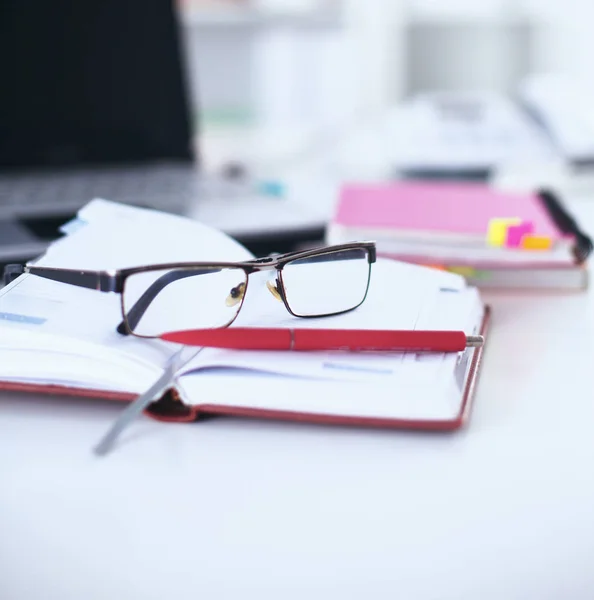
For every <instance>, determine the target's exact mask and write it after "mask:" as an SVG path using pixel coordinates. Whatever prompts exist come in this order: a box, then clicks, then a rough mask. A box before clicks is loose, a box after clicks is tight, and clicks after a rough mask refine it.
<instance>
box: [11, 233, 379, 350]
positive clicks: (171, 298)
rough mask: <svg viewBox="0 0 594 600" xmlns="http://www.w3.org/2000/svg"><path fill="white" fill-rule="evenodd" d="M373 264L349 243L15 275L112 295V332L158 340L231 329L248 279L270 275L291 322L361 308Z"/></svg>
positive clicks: (362, 248) (367, 253)
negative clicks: (235, 257)
mask: <svg viewBox="0 0 594 600" xmlns="http://www.w3.org/2000/svg"><path fill="white" fill-rule="evenodd" d="M375 260H376V248H375V243H374V242H352V243H349V244H340V245H336V246H326V247H322V248H316V249H312V250H304V251H298V252H289V253H286V254H280V255H277V256H267V257H264V258H256V259H254V260H249V261H245V262H195V263H169V264H161V265H150V266H143V267H135V268H129V269H121V270H116V271H81V270H74V269H61V268H53V267H37V266H35V265H29V264H27V265H25V266H23V267H19V273H30V274H32V275H37V276H38V277H43V278H45V279H51V280H53V281H58V282H61V283H66V284H70V285H75V286H78V287H84V288H90V289H96V290H98V291H101V292H115V293H118V294H120V296H121V309H122V321H121V323H120V324H119V325H118V327H117V331H118V333H120V334H122V335H134V336H137V337H142V338H156V337H159V336H160V335H162V334H164V333H166V332H171V331H180V330H186V329H206V328H215V327H226V326H228V325H230V324H231V323H233V321H234V320H235V319H236V318H237V315H238V314H239V311H240V310H241V307H242V306H243V303H244V299H245V295H246V292H247V288H248V280H249V276H250V275H251V274H252V273H256V272H260V271H272V272H274V277H273V278H272V279H268V280H267V281H266V287H267V288H268V290H269V291H270V293H271V294H272V295H273V296H274V298H276V299H277V300H279V301H282V302H283V303H284V305H285V307H286V309H287V311H288V312H289V313H290V314H292V315H293V316H295V317H303V318H311V317H325V316H330V315H337V314H341V313H345V312H349V311H351V310H354V309H355V308H357V307H358V306H360V305H361V304H362V303H363V302H364V300H365V298H366V296H367V290H368V288H369V281H370V277H371V265H372V263H374V262H375ZM13 274H18V273H16V272H15V271H14V270H13Z"/></svg>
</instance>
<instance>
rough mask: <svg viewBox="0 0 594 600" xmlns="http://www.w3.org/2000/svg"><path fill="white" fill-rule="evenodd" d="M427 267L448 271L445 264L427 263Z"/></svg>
mask: <svg viewBox="0 0 594 600" xmlns="http://www.w3.org/2000/svg"><path fill="white" fill-rule="evenodd" d="M425 266H426V267H429V268H430V269H437V270H438V271H447V268H446V267H444V266H443V265H425Z"/></svg>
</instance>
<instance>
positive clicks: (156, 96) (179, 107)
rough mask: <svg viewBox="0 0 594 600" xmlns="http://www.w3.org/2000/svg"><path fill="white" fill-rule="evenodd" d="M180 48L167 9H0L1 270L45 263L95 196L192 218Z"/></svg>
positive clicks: (168, 5) (17, 4)
mask: <svg viewBox="0 0 594 600" xmlns="http://www.w3.org/2000/svg"><path fill="white" fill-rule="evenodd" d="M180 38H181V35H180V30H179V26H178V15H177V13H176V7H175V3H174V2H173V0H150V1H147V0H91V1H83V2H81V1H80V0H51V2H50V1H48V0H3V2H2V3H1V4H0V82H1V88H2V92H1V93H0V263H6V262H9V261H14V260H24V259H27V258H30V257H33V256H36V255H38V254H40V253H42V252H43V251H44V249H45V248H46V246H47V244H48V243H49V242H50V241H51V240H53V239H55V238H56V237H58V236H59V226H60V225H62V224H63V223H65V222H66V221H68V220H70V219H71V218H72V217H73V216H74V215H75V214H76V212H77V210H78V209H79V208H80V207H81V206H83V205H84V204H86V203H87V202H88V201H89V200H91V199H93V198H96V197H101V198H106V199H109V200H113V201H117V202H124V203H127V204H133V205H140V206H146V207H150V208H156V209H159V210H165V211H169V212H174V213H179V214H188V215H198V218H199V215H200V214H201V212H200V210H197V209H196V205H197V204H198V205H199V204H200V202H203V201H205V200H204V194H203V191H204V186H203V184H204V181H203V178H201V176H200V156H199V149H198V147H197V144H196V140H197V139H199V136H198V133H199V131H198V129H199V124H198V122H197V118H196V115H192V114H191V113H192V109H191V106H193V105H195V104H196V103H195V102H191V100H190V96H189V93H188V90H189V85H188V82H187V79H188V77H187V75H188V74H187V72H186V66H185V61H184V58H185V57H184V54H183V50H182V40H181V39H180ZM223 195H224V194H223ZM208 202H210V203H211V204H212V202H213V199H212V198H210V199H209V200H208ZM226 204H228V202H227V203H226ZM207 208H208V207H207ZM211 208H212V207H211ZM215 212H216V211H215ZM204 214H212V210H210V212H209V210H206V213H204ZM263 217H264V219H260V222H264V223H265V222H266V218H268V219H270V218H271V217H272V216H271V214H270V212H267V213H266V214H265V215H263ZM285 220H286V218H285ZM222 224H223V225H224V222H223V223H222ZM213 225H215V226H220V225H221V223H220V222H219V223H213ZM255 233H257V232H255Z"/></svg>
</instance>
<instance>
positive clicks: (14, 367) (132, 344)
mask: <svg viewBox="0 0 594 600" xmlns="http://www.w3.org/2000/svg"><path fill="white" fill-rule="evenodd" d="M79 218H80V221H79V222H78V223H76V226H73V224H71V226H70V228H68V227H67V230H68V229H70V231H71V232H70V233H69V234H68V235H67V236H66V237H64V238H62V239H60V240H59V241H58V242H56V243H54V244H52V245H51V246H50V248H49V249H48V251H47V252H46V253H45V254H44V255H43V256H42V257H41V258H40V259H39V260H38V261H36V264H38V265H47V266H52V267H64V268H74V269H78V268H80V269H98V270H102V269H110V268H118V267H124V266H131V265H138V264H147V263H151V262H163V261H169V260H214V259H215V258H216V259H217V260H245V259H246V258H250V257H251V255H250V254H249V252H248V251H247V250H246V249H245V248H243V246H241V245H239V244H238V243H237V242H235V241H234V240H232V239H231V238H229V237H228V236H226V235H225V234H223V233H221V232H218V231H217V230H214V229H211V228H209V227H206V226H204V225H202V224H200V223H197V222H194V221H189V220H187V219H183V218H180V217H176V216H174V215H167V214H164V213H160V212H157V211H151V210H146V209H138V208H134V207H128V206H124V205H120V204H117V203H112V202H108V201H104V200H95V201H93V202H91V203H89V204H88V205H87V206H86V207H85V208H83V209H82V210H81V212H80V213H79ZM156 240H158V242H159V243H156ZM120 320H121V311H120V297H119V295H117V294H106V293H101V292H98V291H95V290H89V289H83V288H78V287H75V286H70V285H66V284H62V283H58V282H54V281H50V280H46V279H42V278H40V277H36V276H34V275H23V276H21V277H19V278H18V279H17V280H16V281H14V282H13V283H12V284H10V285H9V286H6V287H5V288H3V289H2V290H0V349H1V350H2V352H3V353H4V360H3V361H0V379H7V378H9V379H11V380H14V381H29V380H30V379H31V378H32V377H35V378H37V379H41V380H42V381H43V382H46V383H62V384H64V385H77V386H82V387H85V386H90V387H99V388H100V389H117V390H118V391H122V390H124V391H133V392H136V391H139V390H142V389H144V388H146V386H147V382H148V383H149V384H150V383H151V382H152V380H153V379H154V377H155V374H158V373H159V372H160V370H161V369H162V367H163V365H164V364H165V363H166V361H167V360H168V358H169V357H170V356H171V355H172V353H173V352H175V351H176V349H177V347H176V345H173V344H168V343H165V342H160V341H158V340H142V339H138V338H134V337H131V336H121V335H119V334H118V333H117V332H116V331H115V328H116V326H117V324H118V323H119V322H120ZM16 350H18V352H16ZM12 351H14V352H12ZM58 356H59V357H61V358H60V359H57V357H58ZM99 362H101V364H103V365H104V366H103V367H102V373H103V374H102V375H101V376H100V377H99V378H98V377H97V372H98V370H99ZM33 364H34V365H35V368H34V369H33V368H32V366H31V365H33ZM98 379H99V381H98Z"/></svg>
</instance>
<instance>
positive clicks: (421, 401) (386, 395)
mask: <svg viewBox="0 0 594 600" xmlns="http://www.w3.org/2000/svg"><path fill="white" fill-rule="evenodd" d="M460 294H461V296H458V298H459V299H460V301H459V302H452V303H450V306H449V308H448V309H446V310H443V311H442V312H441V314H439V315H438V316H435V315H436V313H431V312H429V311H426V312H423V311H422V312H421V314H420V316H419V318H418V320H417V326H419V327H420V326H423V327H430V326H431V327H435V328H439V327H445V326H446V325H448V324H449V323H452V324H454V323H456V324H457V326H459V327H462V328H464V329H465V330H466V331H467V332H469V333H477V332H478V330H479V327H480V323H481V321H482V315H483V310H484V309H483V305H482V303H481V301H480V298H479V296H478V294H477V293H476V291H475V290H468V291H465V292H461V293H460ZM474 352H475V350H474V349H467V350H466V351H465V352H461V353H451V354H437V353H436V354H433V353H431V354H429V353H427V354H415V353H401V355H400V356H395V354H396V353H385V354H384V353H383V354H382V355H381V356H380V355H379V353H369V354H367V353H364V354H363V353H353V354H352V355H350V354H349V355H346V353H344V354H342V355H341V356H340V357H334V359H335V361H336V362H335V364H336V365H340V366H341V367H342V368H341V369H335V370H334V372H333V374H330V372H326V373H324V374H323V375H321V374H320V372H321V370H322V369H323V366H324V365H322V367H321V368H320V371H319V372H318V373H316V374H314V375H312V371H313V367H312V364H316V361H317V360H318V359H316V358H314V357H312V356H311V355H313V354H314V353H307V356H309V358H310V364H309V370H307V369H303V370H302V371H301V372H299V369H296V368H291V367H290V362H291V361H290V360H287V361H286V363H283V365H282V367H279V362H278V358H279V357H278V355H279V354H283V356H288V355H290V357H292V358H293V359H294V358H295V354H297V353H294V354H291V353H287V352H285V353H266V354H267V355H268V356H267V358H268V360H267V363H268V364H269V365H270V364H273V363H274V367H273V368H268V370H265V368H266V367H265V366H264V365H262V364H259V365H258V364H256V363H255V362H254V363H253V364H251V365H250V364H248V363H249V362H250V361H249V360H246V363H243V361H241V363H239V362H235V361H234V364H235V368H229V367H225V366H223V365H224V361H221V363H220V364H219V366H217V367H216V368H205V369H199V370H197V371H193V372H191V373H188V374H185V375H184V376H182V377H181V378H180V381H179V389H180V393H181V395H182V398H183V399H184V402H186V403H188V404H193V405H198V406H200V405H210V406H233V407H244V408H252V409H263V410H277V411H285V412H295V413H312V414H320V415H330V416H331V415H337V416H352V417H371V418H384V419H405V420H451V419H454V418H455V417H456V416H457V415H458V413H459V411H460V406H461V401H462V394H463V389H464V385H465V381H466V378H467V376H468V372H469V368H470V366H471V364H472V356H473V353H474ZM241 354H242V355H243V352H242V353H241ZM303 354H305V353H303ZM273 355H276V356H273ZM326 358H328V357H326ZM321 362H323V361H321ZM242 363H243V367H244V368H237V365H239V364H242ZM318 366H319V365H318Z"/></svg>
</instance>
